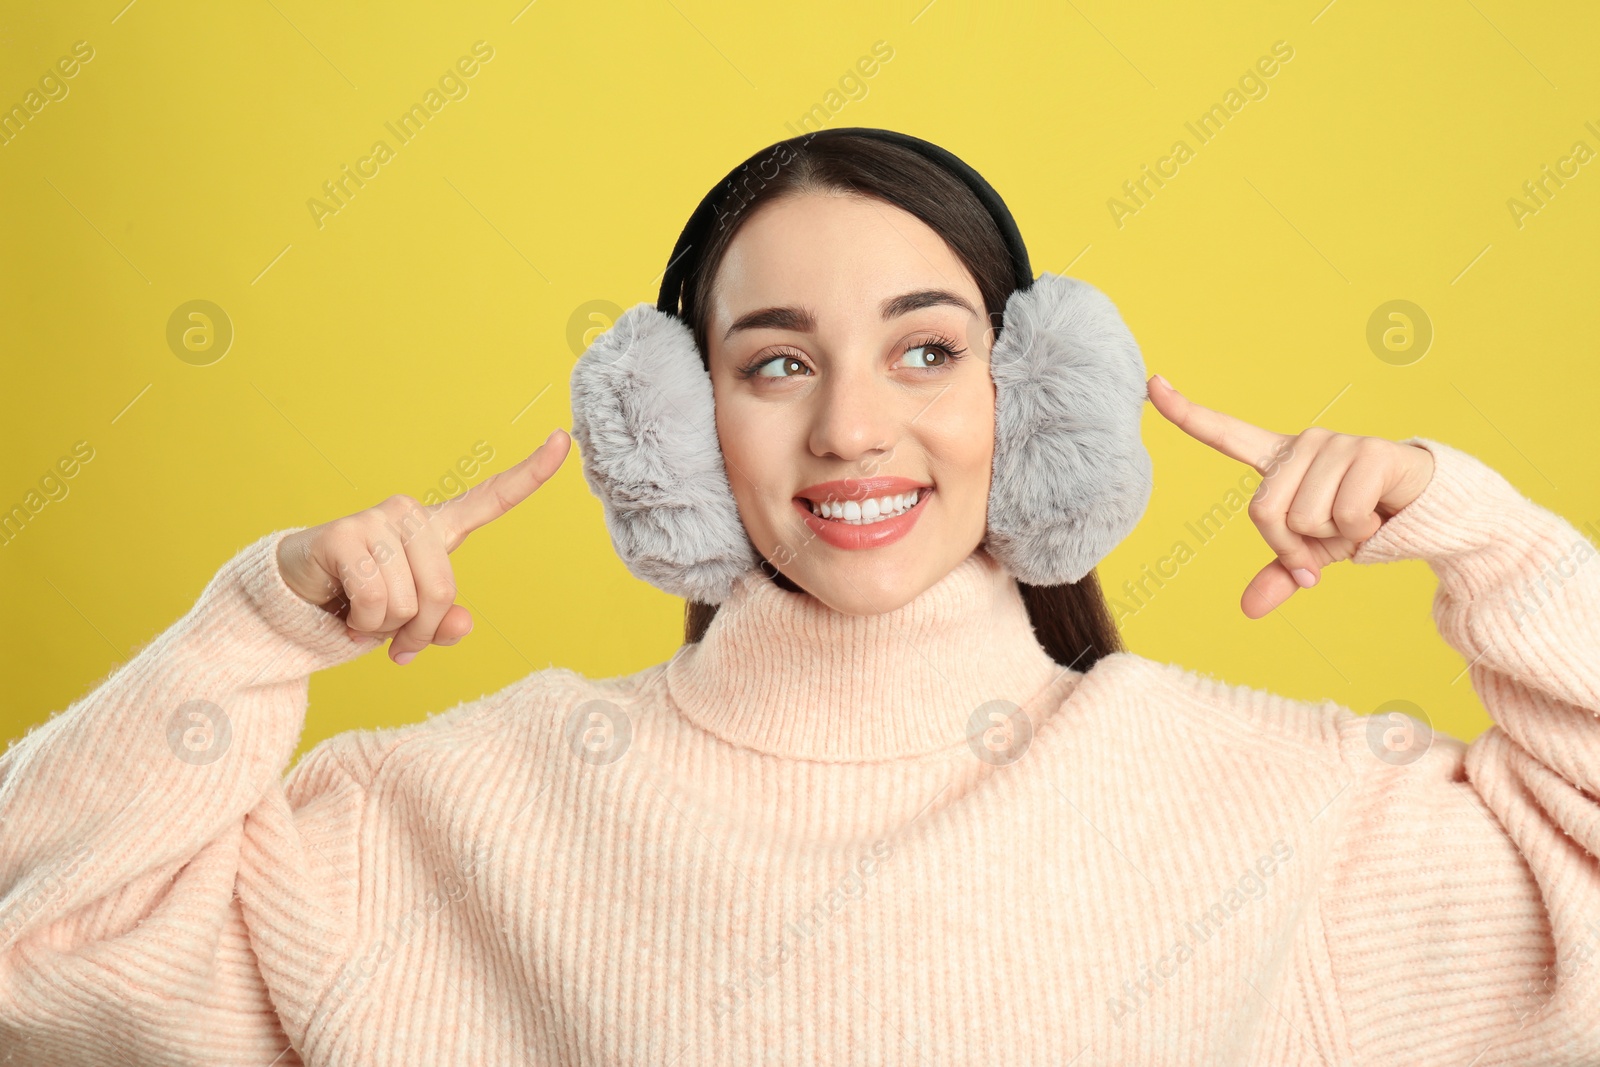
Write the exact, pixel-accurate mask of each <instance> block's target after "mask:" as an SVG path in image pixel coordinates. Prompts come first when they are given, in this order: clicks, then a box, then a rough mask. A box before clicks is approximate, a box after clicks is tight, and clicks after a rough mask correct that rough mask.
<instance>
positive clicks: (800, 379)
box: [706, 194, 995, 615]
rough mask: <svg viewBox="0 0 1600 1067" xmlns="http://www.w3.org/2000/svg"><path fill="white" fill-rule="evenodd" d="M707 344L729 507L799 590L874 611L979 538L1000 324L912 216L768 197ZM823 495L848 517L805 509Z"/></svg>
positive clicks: (867, 205)
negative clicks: (992, 362)
mask: <svg viewBox="0 0 1600 1067" xmlns="http://www.w3.org/2000/svg"><path fill="white" fill-rule="evenodd" d="M706 340H707V346H708V348H709V349H710V351H709V353H708V356H709V362H710V367H711V381H712V388H713V392H714V395H715V398H716V416H717V436H718V438H719V440H720V442H721V446H722V453H723V457H724V459H725V460H726V464H727V470H728V481H729V484H730V485H731V486H732V488H733V495H734V499H735V500H736V501H737V502H738V506H739V516H740V518H741V519H742V520H743V522H744V527H745V529H746V530H747V531H748V532H749V534H750V538H751V540H752V541H753V542H754V543H755V546H756V548H757V549H758V550H759V551H760V552H761V554H762V556H763V557H764V558H766V559H767V560H768V561H770V562H771V563H772V564H773V565H774V566H776V567H777V568H778V569H779V570H780V571H782V572H783V573H784V574H785V575H786V576H787V577H788V578H789V579H790V580H792V581H793V582H794V583H795V584H796V585H798V586H800V587H801V588H802V589H805V590H806V591H807V592H809V593H811V594H812V595H813V596H815V597H817V598H818V599H819V600H821V601H823V602H824V603H826V604H828V605H829V606H830V607H832V608H834V609H835V610H838V611H842V612H845V613H847V614H851V615H871V614H878V613H881V612H886V611H892V610H894V609H896V608H898V607H900V606H902V605H904V604H905V603H907V602H908V601H910V600H912V599H914V598H915V597H916V596H917V595H918V594H920V593H921V592H922V591H923V590H925V589H927V588H928V587H929V586H931V585H933V584H934V583H935V582H937V581H938V580H939V579H940V578H942V577H944V576H945V575H946V574H948V573H949V572H950V570H951V569H952V568H953V567H955V566H956V565H957V564H958V563H960V562H961V561H962V560H964V559H966V557H967V556H968V555H970V554H971V553H972V551H973V550H974V549H975V548H976V547H977V546H978V544H979V542H980V541H981V540H982V539H983V535H984V529H985V526H986V516H987V510H988V501H989V474H990V465H991V463H992V462H993V458H994V397H995V394H994V382H993V380H992V379H991V378H990V376H989V350H990V347H991V345H992V343H993V335H992V332H991V331H990V330H989V321H988V316H987V314H986V313H985V311H984V305H983V299H982V297H981V295H980V294H979V292H978V286H977V283H976V281H975V280H974V279H973V277H972V275H971V274H970V273H969V272H968V271H967V269H966V267H965V266H963V265H962V263H961V261H960V260H959V259H957V258H956V256H955V254H954V253H953V252H952V251H951V250H950V248H949V247H948V246H947V245H946V244H945V242H944V240H943V238H941V237H940V236H939V235H938V234H937V233H935V232H934V231H933V230H932V229H930V228H929V227H928V226H927V225H926V224H924V223H923V222H922V221H921V220H919V219H918V218H917V217H916V216H914V215H912V214H910V213H908V212H906V211H904V210H902V209H900V208H897V207H895V206H893V205H891V204H888V203H886V202H884V201H881V200H876V199H866V198H862V197H858V196H853V195H848V194H839V195H828V194H805V195H796V196H788V197H784V198H781V199H778V200H775V201H770V202H768V203H766V204H763V205H761V207H759V208H757V209H756V211H755V214H754V215H752V216H751V217H750V218H749V219H748V220H747V221H746V222H745V223H744V225H743V226H742V227H741V229H740V230H739V232H738V233H737V234H736V235H735V236H734V239H733V241H732V242H731V243H730V245H729V246H728V250H727V253H726V255H725V257H724V259H723V261H722V263H721V265H720V266H719V268H718V271H717V275H716V277H715V279H714V286H713V296H712V300H711V306H710V308H709V309H708V322H707V327H706ZM912 492H915V493H916V502H915V504H914V505H912V504H910V498H909V495H908V494H910V493H912ZM885 498H888V499H887V501H886V500H885ZM896 498H898V499H896ZM869 501H870V503H869ZM824 502H826V503H827V506H828V508H829V510H830V512H832V511H833V509H834V508H835V507H837V508H838V514H839V515H840V516H841V517H839V518H819V517H817V516H816V515H814V514H813V511H814V508H815V506H817V505H821V504H823V503H824ZM908 506H910V508H911V510H909V511H905V512H903V515H902V517H899V518H888V519H885V518H884V515H885V514H886V512H885V510H884V509H885V508H886V507H887V509H888V511H887V514H890V515H894V514H897V513H900V512H901V509H905V508H907V507H908ZM874 511H876V512H877V519H876V521H869V517H870V516H872V515H873V513H874Z"/></svg>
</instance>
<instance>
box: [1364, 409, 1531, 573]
mask: <svg viewBox="0 0 1600 1067" xmlns="http://www.w3.org/2000/svg"><path fill="white" fill-rule="evenodd" d="M1400 443H1401V444H1406V445H1417V446H1419V447H1421V448H1426V449H1427V450H1428V451H1429V452H1431V453H1432V454H1433V477H1432V479H1431V480H1430V481H1429V482H1428V484H1427V485H1426V486H1424V487H1423V490H1422V492H1421V493H1420V494H1418V496H1417V498H1416V499H1415V500H1413V501H1411V503H1409V504H1407V505H1406V506H1405V507H1403V508H1401V509H1400V510H1399V511H1398V512H1396V513H1395V514H1393V515H1391V516H1390V517H1389V518H1388V519H1387V520H1385V521H1384V524H1383V525H1382V526H1380V527H1378V532H1377V533H1375V534H1373V535H1372V536H1371V537H1369V538H1367V539H1366V540H1365V541H1363V542H1362V543H1361V544H1360V545H1358V546H1357V547H1356V550H1355V553H1354V554H1353V555H1352V556H1351V557H1350V559H1351V562H1353V563H1363V564H1365V563H1389V562H1392V561H1394V560H1401V559H1423V560H1427V561H1429V563H1430V564H1436V565H1438V566H1440V567H1444V568H1447V569H1448V568H1449V567H1451V566H1452V565H1453V564H1457V563H1460V562H1461V561H1463V560H1466V559H1468V558H1472V557H1477V556H1484V555H1490V554H1498V553H1500V552H1513V553H1515V552H1518V551H1520V550H1521V549H1525V548H1526V547H1527V546H1528V545H1529V544H1530V543H1531V542H1532V541H1535V540H1538V539H1539V538H1540V536H1541V535H1542V533H1543V531H1542V530H1541V529H1540V527H1541V526H1542V524H1543V523H1544V522H1546V521H1547V520H1548V519H1549V518H1550V513H1549V512H1547V511H1546V510H1545V509H1544V508H1542V507H1540V506H1539V505H1537V504H1535V503H1534V502H1533V501H1531V500H1529V499H1528V498H1527V497H1525V496H1523V495H1522V494H1521V493H1519V492H1517V490H1516V489H1515V488H1514V487H1513V486H1512V485H1511V483H1510V482H1508V481H1506V480H1505V478H1504V477H1502V476H1501V475H1500V473H1499V472H1498V471H1496V470H1494V468H1492V467H1490V466H1488V465H1487V464H1485V463H1484V462H1483V461H1481V460H1479V459H1477V458H1475V457H1473V456H1471V455H1468V454H1467V453H1466V452H1463V451H1461V450H1460V449H1458V448H1453V447H1451V446H1450V445H1447V444H1444V443H1443V442H1440V441H1435V440H1432V439H1431V438H1427V437H1408V438H1406V439H1405V440H1403V441H1401V442H1400Z"/></svg>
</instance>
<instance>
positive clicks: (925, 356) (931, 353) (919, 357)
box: [905, 344, 949, 367]
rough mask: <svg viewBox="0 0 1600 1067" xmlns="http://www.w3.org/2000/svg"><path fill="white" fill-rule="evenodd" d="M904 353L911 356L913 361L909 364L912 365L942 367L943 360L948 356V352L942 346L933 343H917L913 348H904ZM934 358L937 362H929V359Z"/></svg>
mask: <svg viewBox="0 0 1600 1067" xmlns="http://www.w3.org/2000/svg"><path fill="white" fill-rule="evenodd" d="M905 354H906V355H908V356H910V357H912V359H913V361H914V362H913V363H912V364H911V365H912V366H913V367H942V366H944V361H945V360H946V359H947V358H948V357H949V353H948V352H946V351H945V350H944V348H942V347H941V346H939V345H935V344H926V345H917V346H916V347H915V348H908V349H906V351H905ZM934 359H937V360H938V362H930V360H934Z"/></svg>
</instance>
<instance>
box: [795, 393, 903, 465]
mask: <svg viewBox="0 0 1600 1067" xmlns="http://www.w3.org/2000/svg"><path fill="white" fill-rule="evenodd" d="M812 397H813V401H814V402H815V403H816V405H817V407H816V410H815V411H814V412H813V413H812V427H811V450H812V452H814V453H815V454H817V455H819V456H826V455H833V456H837V457H839V458H840V459H843V460H846V461H848V462H856V461H858V460H860V459H862V458H863V457H864V456H866V455H868V454H870V453H873V452H879V451H884V450H887V449H892V448H893V447H894V443H895V442H896V441H897V440H899V437H900V434H901V432H902V431H903V427H902V425H901V424H902V423H903V422H904V421H905V418H904V413H903V412H902V411H901V407H902V406H903V403H904V399H905V398H904V397H900V396H898V395H897V394H896V392H895V390H894V388H893V383H891V382H888V381H885V380H884V379H883V378H881V377H880V376H876V375H874V374H873V373H872V372H871V371H870V370H855V371H848V372H839V371H835V372H834V373H833V374H831V375H829V376H827V377H826V378H825V379H824V381H823V383H822V388H821V389H818V390H816V391H815V392H814V393H813V394H812Z"/></svg>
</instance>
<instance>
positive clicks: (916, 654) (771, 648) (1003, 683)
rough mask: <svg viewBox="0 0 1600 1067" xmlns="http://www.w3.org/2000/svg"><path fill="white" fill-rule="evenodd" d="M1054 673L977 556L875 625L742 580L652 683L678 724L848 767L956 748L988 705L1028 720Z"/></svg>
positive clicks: (754, 577) (765, 582) (1004, 578)
mask: <svg viewBox="0 0 1600 1067" xmlns="http://www.w3.org/2000/svg"><path fill="white" fill-rule="evenodd" d="M1064 673H1068V672H1065V671H1064V669H1063V668H1062V667H1061V666H1060V665H1059V664H1057V663H1056V662H1055V661H1054V660H1052V659H1051V658H1050V655H1049V653H1047V652H1046V651H1045V650H1044V648H1043V647H1041V646H1040V644H1039V642H1038V638H1036V637H1035V636H1034V633H1033V626H1032V624H1031V623H1030V622H1029V620H1028V611H1027V606H1026V605H1025V604H1024V603H1023V600H1022V592H1021V590H1020V589H1018V588H1017V583H1016V580H1015V579H1014V578H1012V577H1011V575H1010V574H1009V573H1008V572H1007V571H1006V570H1005V569H1004V568H1003V567H1002V566H1001V565H1000V564H999V563H998V562H996V561H995V559H994V557H992V556H990V555H989V554H988V552H986V551H985V550H984V549H982V548H979V549H977V550H976V551H974V552H973V553H972V554H971V555H970V556H968V557H967V558H966V559H965V560H963V561H962V562H961V563H959V564H958V565H957V566H956V567H955V568H954V569H953V570H951V571H950V573H949V574H947V575H945V576H944V577H943V578H941V579H939V581H937V582H935V583H934V584H933V585H932V586H930V587H929V588H928V589H926V590H924V591H923V592H922V593H921V594H920V595H919V596H917V597H916V598H915V599H913V600H912V601H910V602H909V603H907V604H905V605H904V606H902V607H900V608H898V609H896V610H894V611H889V612H885V613H883V614H881V615H847V614H844V613H843V612H839V611H835V610H834V609H833V608H830V607H829V606H827V605H826V604H824V603H823V602H822V601H820V600H818V599H817V598H816V597H814V596H812V595H810V594H809V593H793V592H788V591H786V590H784V589H782V588H780V587H779V586H777V585H775V584H774V583H773V582H772V581H771V580H770V579H768V578H767V577H766V576H765V575H763V574H761V573H760V572H758V571H752V572H751V573H749V574H747V575H745V576H744V577H743V578H741V579H740V581H739V582H738V584H737V585H736V586H735V588H734V590H733V593H732V595H731V596H730V597H729V599H728V600H726V601H725V602H724V603H723V604H722V606H721V607H720V608H719V609H718V610H717V614H716V617H715V618H714V619H712V621H711V625H710V627H708V628H707V630H706V633H705V636H704V637H703V638H702V639H701V640H700V641H699V642H698V643H696V644H685V645H684V646H683V647H682V648H680V649H679V650H678V654H677V655H676V656H674V657H673V659H672V660H671V661H670V662H669V663H668V664H667V669H666V679H667V689H668V692H669V693H670V695H671V698H672V700H673V703H674V704H675V705H676V706H677V708H678V710H679V711H680V713H681V714H682V715H683V716H684V717H685V718H687V719H689V720H690V721H691V722H693V723H695V724H696V725H698V726H699V727H701V728H702V729H704V730H707V731H709V732H710V733H712V734H715V735H716V736H718V737H721V738H723V739H724V740H726V741H729V742H731V743H733V744H737V745H741V746H744V747H746V748H750V749H754V750H756V751H760V752H765V753H769V754H771V755H776V756H784V757H790V758H796V759H809V760H820V761H826V762H850V761H869V760H886V759H895V758H901V757H908V756H916V755H922V754H925V753H929V752H933V751H936V750H939V749H942V748H945V747H947V746H950V745H953V744H956V743H958V742H960V741H962V740H964V739H965V738H966V737H967V732H968V724H969V722H970V721H971V718H972V714H973V712H974V711H975V710H976V709H978V708H979V707H980V706H981V705H983V704H986V703H988V702H989V701H992V700H1009V701H1012V702H1013V703H1016V704H1018V705H1020V706H1022V707H1023V708H1025V709H1027V710H1028V711H1029V713H1030V714H1037V712H1036V711H1035V709H1033V708H1031V707H1029V701H1030V700H1031V699H1032V698H1034V697H1035V696H1037V695H1039V693H1040V691H1041V690H1043V689H1044V688H1045V687H1046V686H1049V685H1050V684H1051V683H1052V682H1053V681H1055V680H1056V679H1059V678H1061V677H1062V676H1063V674H1064ZM1070 673H1073V674H1077V673H1078V672H1070Z"/></svg>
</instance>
